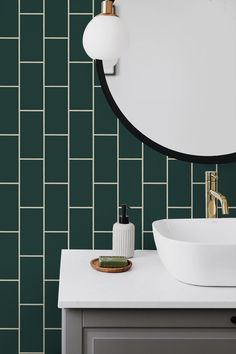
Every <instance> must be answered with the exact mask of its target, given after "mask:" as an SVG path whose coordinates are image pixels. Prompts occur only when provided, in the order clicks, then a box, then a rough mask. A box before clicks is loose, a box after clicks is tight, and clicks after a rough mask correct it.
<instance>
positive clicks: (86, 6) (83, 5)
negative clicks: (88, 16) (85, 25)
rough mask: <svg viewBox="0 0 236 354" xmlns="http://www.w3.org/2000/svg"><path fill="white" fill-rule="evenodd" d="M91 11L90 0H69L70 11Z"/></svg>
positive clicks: (91, 2)
mask: <svg viewBox="0 0 236 354" xmlns="http://www.w3.org/2000/svg"><path fill="white" fill-rule="evenodd" d="M92 11H93V1H92V0H86V1H78V0H70V12H77V13H81V12H84V13H86V12H87V13H88V12H92Z"/></svg>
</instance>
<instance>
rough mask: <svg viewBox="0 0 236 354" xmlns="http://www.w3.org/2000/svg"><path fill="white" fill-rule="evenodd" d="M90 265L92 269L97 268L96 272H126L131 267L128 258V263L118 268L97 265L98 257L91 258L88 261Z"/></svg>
mask: <svg viewBox="0 0 236 354" xmlns="http://www.w3.org/2000/svg"><path fill="white" fill-rule="evenodd" d="M90 264H91V266H92V267H93V269H95V270H97V271H98V272H104V273H123V272H127V271H128V270H129V269H130V268H131V267H132V262H131V261H130V260H129V259H128V265H126V266H124V267H119V268H104V267H100V266H99V258H95V259H92V260H91V261H90Z"/></svg>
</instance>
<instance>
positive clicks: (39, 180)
mask: <svg viewBox="0 0 236 354" xmlns="http://www.w3.org/2000/svg"><path fill="white" fill-rule="evenodd" d="M20 182H21V183H20V191H21V193H20V194H21V195H20V199H21V206H42V205H43V161H33V160H32V161H21V180H20Z"/></svg>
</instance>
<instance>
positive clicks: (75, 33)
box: [70, 1, 92, 61]
mask: <svg viewBox="0 0 236 354" xmlns="http://www.w3.org/2000/svg"><path fill="white" fill-rule="evenodd" d="M79 3H80V1H78V4H79ZM91 19H92V16H87V15H83V16H76V15H73V16H70V60H78V61H86V60H88V61H91V59H90V58H89V57H88V56H87V54H86V53H85V51H84V48H83V44H82V37H83V33H84V30H85V27H86V26H87V24H88V23H89V21H91Z"/></svg>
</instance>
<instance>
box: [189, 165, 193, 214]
mask: <svg viewBox="0 0 236 354" xmlns="http://www.w3.org/2000/svg"><path fill="white" fill-rule="evenodd" d="M190 183H191V185H190V188H191V192H190V193H191V218H193V163H191V181H190Z"/></svg>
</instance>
